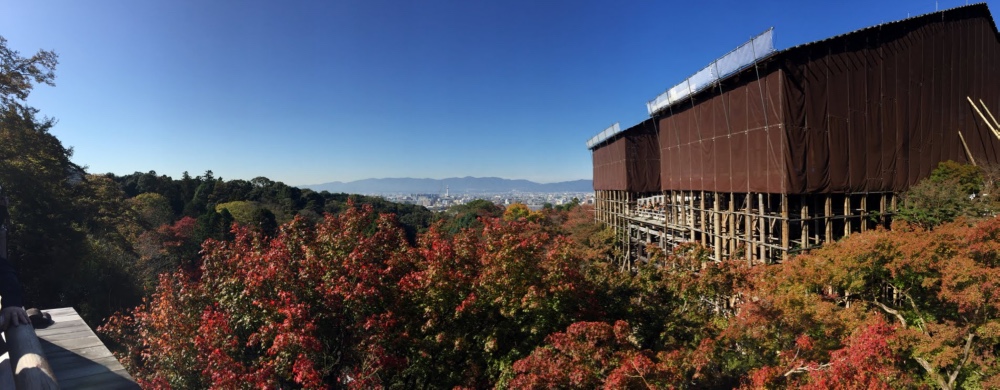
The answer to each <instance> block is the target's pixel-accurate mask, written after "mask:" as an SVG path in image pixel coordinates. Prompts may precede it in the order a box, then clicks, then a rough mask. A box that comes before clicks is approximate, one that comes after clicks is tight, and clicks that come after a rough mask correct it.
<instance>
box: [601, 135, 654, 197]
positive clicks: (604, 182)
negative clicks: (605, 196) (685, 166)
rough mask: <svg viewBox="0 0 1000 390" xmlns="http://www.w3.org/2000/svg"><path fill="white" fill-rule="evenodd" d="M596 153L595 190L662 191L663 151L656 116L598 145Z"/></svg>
mask: <svg viewBox="0 0 1000 390" xmlns="http://www.w3.org/2000/svg"><path fill="white" fill-rule="evenodd" d="M593 156H594V189H595V190H622V191H630V192H658V191H659V190H660V151H659V148H658V147H657V143H656V127H655V124H654V123H653V120H652V119H649V120H646V121H644V122H642V123H640V124H638V125H635V126H633V127H631V128H629V129H627V130H625V131H623V132H621V134H619V135H617V136H615V137H614V138H613V139H612V140H609V141H607V142H606V143H605V144H604V145H601V146H598V147H597V148H596V149H594V154H593Z"/></svg>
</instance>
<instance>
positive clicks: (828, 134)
mask: <svg viewBox="0 0 1000 390" xmlns="http://www.w3.org/2000/svg"><path fill="white" fill-rule="evenodd" d="M780 66H781V68H782V69H783V70H784V72H785V75H786V76H787V77H786V78H785V80H784V84H783V91H782V92H783V99H784V104H785V107H784V115H785V117H786V120H785V123H786V127H787V129H786V135H787V139H786V140H785V144H786V145H788V146H789V147H788V148H787V149H786V150H785V155H784V161H785V165H786V166H787V167H789V171H788V185H787V187H785V189H786V190H787V192H788V193H812V192H877V191H895V192H899V191H904V190H906V189H907V188H909V187H910V186H911V185H913V184H915V183H916V182H917V181H919V180H920V179H922V178H925V177H927V176H929V175H930V173H931V171H932V170H933V169H934V168H935V167H936V166H937V165H938V163H940V162H942V161H946V160H953V161H958V162H969V160H968V158H967V157H966V153H965V150H964V148H963V146H962V142H961V140H960V139H959V137H958V131H962V134H963V135H964V136H965V140H966V142H967V143H968V145H969V149H970V150H971V152H972V155H973V157H975V159H976V162H977V163H979V164H984V163H996V162H997V161H1000V140H998V139H997V138H996V137H995V136H994V135H993V134H992V132H991V131H990V130H989V129H988V128H987V127H986V124H985V122H983V120H982V119H981V118H979V116H978V115H977V114H976V113H975V111H974V110H973V109H972V107H971V106H970V105H969V103H968V101H967V100H966V96H970V97H972V98H973V99H974V100H976V101H978V100H979V99H982V100H983V102H985V103H986V105H987V106H988V107H989V109H990V111H992V112H993V113H994V115H996V114H998V113H1000V105H998V104H1000V77H998V75H997V72H998V71H1000V41H998V39H997V32H996V27H995V26H994V25H993V22H992V17H991V16H990V15H989V11H988V10H987V9H986V6H985V5H975V6H969V7H962V8H958V9H954V10H949V11H945V12H943V13H935V14H930V15H925V16H921V17H918V18H914V19H908V20H904V21H900V22H896V23H891V24H888V25H884V26H880V27H872V28H868V29H865V30H861V31H858V32H855V33H852V34H848V35H845V36H840V37H836V38H832V39H828V40H825V41H821V42H817V43H814V44H810V45H805V46H801V47H797V48H793V49H790V50H788V51H786V52H783V53H782V55H781V60H780ZM984 114H985V113H984ZM774 190H776V191H777V190H779V189H777V188H775V189H774Z"/></svg>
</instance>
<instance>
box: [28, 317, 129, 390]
mask: <svg viewBox="0 0 1000 390" xmlns="http://www.w3.org/2000/svg"><path fill="white" fill-rule="evenodd" d="M43 311H44V312H46V313H49V315H51V316H52V321H54V323H53V324H52V325H51V326H49V327H48V328H45V329H36V330H35V333H36V334H37V335H38V340H39V342H41V344H42V349H43V350H44V351H45V357H46V358H47V359H48V360H49V364H51V365H52V370H53V371H54V372H55V374H56V380H58V381H59V387H60V388H63V389H138V388H139V386H138V385H137V384H136V383H135V382H134V381H133V380H132V377H131V376H129V374H128V372H126V371H125V368H124V367H122V365H121V363H119V362H118V360H117V359H115V357H114V356H113V355H112V354H111V351H109V350H108V348H107V347H105V346H104V343H102V342H101V340H100V339H98V338H97V335H96V334H94V331H93V330H91V329H90V327H89V326H87V323H86V322H84V321H83V318H80V315H79V314H77V313H76V310H74V309H73V308H72V307H66V308H61V309H51V310H43Z"/></svg>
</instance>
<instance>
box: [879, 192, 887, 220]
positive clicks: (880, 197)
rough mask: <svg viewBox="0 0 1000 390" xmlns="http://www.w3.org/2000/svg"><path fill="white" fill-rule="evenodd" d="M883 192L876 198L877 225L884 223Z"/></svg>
mask: <svg viewBox="0 0 1000 390" xmlns="http://www.w3.org/2000/svg"><path fill="white" fill-rule="evenodd" d="M885 220H886V218H885V193H884V192H883V193H882V195H881V196H879V199H878V223H879V225H883V226H884V225H885Z"/></svg>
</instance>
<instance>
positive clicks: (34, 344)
mask: <svg viewBox="0 0 1000 390" xmlns="http://www.w3.org/2000/svg"><path fill="white" fill-rule="evenodd" d="M4 338H5V339H6V341H7V353H8V356H9V357H10V368H11V370H12V371H13V374H14V386H15V388H16V389H17V390H39V389H41V390H48V389H58V388H59V384H58V382H56V375H55V373H53V372H52V367H51V366H50V365H49V361H48V360H46V359H45V354H44V353H43V352H42V344H41V343H40V342H39V341H38V336H36V335H35V328H33V327H32V326H31V324H27V325H19V326H14V327H11V328H8V329H7V331H6V332H4Z"/></svg>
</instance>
